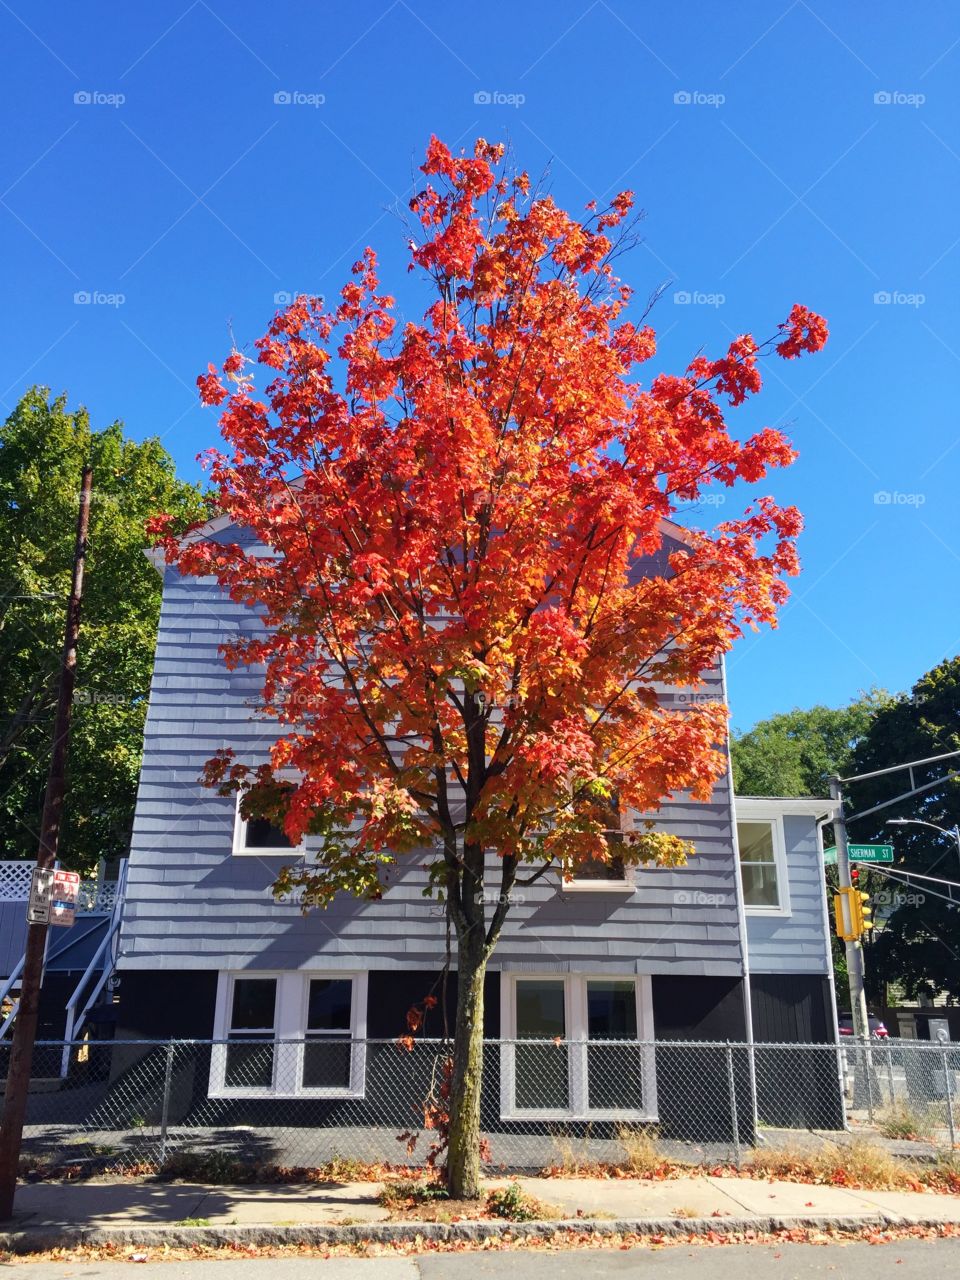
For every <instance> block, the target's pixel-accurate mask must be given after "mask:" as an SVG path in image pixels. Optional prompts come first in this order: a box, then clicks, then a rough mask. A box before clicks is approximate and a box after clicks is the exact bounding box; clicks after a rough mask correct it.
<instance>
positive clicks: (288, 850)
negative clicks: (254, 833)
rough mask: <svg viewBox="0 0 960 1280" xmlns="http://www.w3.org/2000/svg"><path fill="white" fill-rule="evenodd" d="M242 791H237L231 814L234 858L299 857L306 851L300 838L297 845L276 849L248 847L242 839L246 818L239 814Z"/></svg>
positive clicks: (243, 838)
mask: <svg viewBox="0 0 960 1280" xmlns="http://www.w3.org/2000/svg"><path fill="white" fill-rule="evenodd" d="M242 797H243V792H242V791H238V792H237V801H236V807H235V808H234V814H233V856H234V857H235V858H279V857H281V856H282V857H286V858H290V857H300V856H302V855H303V854H304V853H305V852H306V847H305V845H304V842H303V840H302V839H301V841H300V843H299V844H298V845H289V844H287V845H284V846H283V847H282V848H277V849H248V848H246V846H245V844H244V841H245V840H246V835H247V820H246V818H244V817H242V816H241V814H240V801H241V799H242Z"/></svg>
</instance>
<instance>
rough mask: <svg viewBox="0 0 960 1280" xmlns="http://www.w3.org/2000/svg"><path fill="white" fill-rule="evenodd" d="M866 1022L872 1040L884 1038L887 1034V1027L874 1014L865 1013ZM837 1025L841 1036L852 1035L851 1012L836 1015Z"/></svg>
mask: <svg viewBox="0 0 960 1280" xmlns="http://www.w3.org/2000/svg"><path fill="white" fill-rule="evenodd" d="M867 1023H868V1025H869V1027H870V1037H871V1039H873V1040H886V1039H887V1038H888V1036H889V1034H890V1033H889V1032H888V1031H887V1028H886V1027H885V1026H884V1024H883V1022H882V1021H881V1020H880V1018H878V1017H877V1016H876V1014H873V1013H868V1014H867ZM837 1027H838V1030H839V1032H840V1034H841V1036H852V1035H853V1014H852V1013H841V1014H838V1015H837Z"/></svg>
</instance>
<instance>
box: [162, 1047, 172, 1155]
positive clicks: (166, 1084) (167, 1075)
mask: <svg viewBox="0 0 960 1280" xmlns="http://www.w3.org/2000/svg"><path fill="white" fill-rule="evenodd" d="M172 1079H173V1041H172V1040H168V1041H167V1056H166V1061H165V1062H164V1067H163V1104H162V1106H161V1110H160V1163H161V1164H163V1163H164V1162H165V1161H166V1158H167V1125H168V1123H169V1120H170V1082H171V1080H172Z"/></svg>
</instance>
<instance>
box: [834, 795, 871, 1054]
mask: <svg viewBox="0 0 960 1280" xmlns="http://www.w3.org/2000/svg"><path fill="white" fill-rule="evenodd" d="M830 795H831V796H832V797H833V799H834V800H835V801H836V802H837V806H836V814H835V816H834V819H833V831H834V836H835V838H836V844H837V877H838V879H839V882H840V888H841V889H852V888H853V879H852V877H851V875H850V854H849V851H848V848H847V824H846V821H845V819H844V816H843V791H842V789H841V786H840V778H839V777H838V776H837V775H834V776H833V777H832V778H831V779H830ZM844 946H845V948H846V953H847V979H848V981H849V983H850V1013H851V1015H852V1016H853V1032H854V1035H855V1036H857V1037H859V1038H860V1039H863V1040H867V1039H869V1037H870V1022H869V1019H868V1016H867V993H866V991H865V989H864V985H863V973H864V969H863V945H862V943H861V941H860V939H859V938H846V939H845V941H844Z"/></svg>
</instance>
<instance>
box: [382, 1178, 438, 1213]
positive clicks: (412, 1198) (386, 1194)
mask: <svg viewBox="0 0 960 1280" xmlns="http://www.w3.org/2000/svg"><path fill="white" fill-rule="evenodd" d="M448 1198H449V1197H448V1195H447V1189H446V1187H444V1186H442V1185H441V1184H440V1183H439V1182H437V1181H436V1180H435V1179H428V1178H397V1179H396V1180H395V1181H391V1182H385V1183H384V1184H383V1188H382V1190H381V1192H380V1195H379V1196H378V1197H377V1199H378V1200H379V1202H380V1204H381V1205H382V1206H383V1207H384V1209H390V1210H393V1211H394V1212H396V1211H397V1210H400V1209H410V1208H412V1207H413V1206H414V1205H422V1204H428V1203H430V1202H431V1201H435V1200H446V1199H448Z"/></svg>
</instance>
